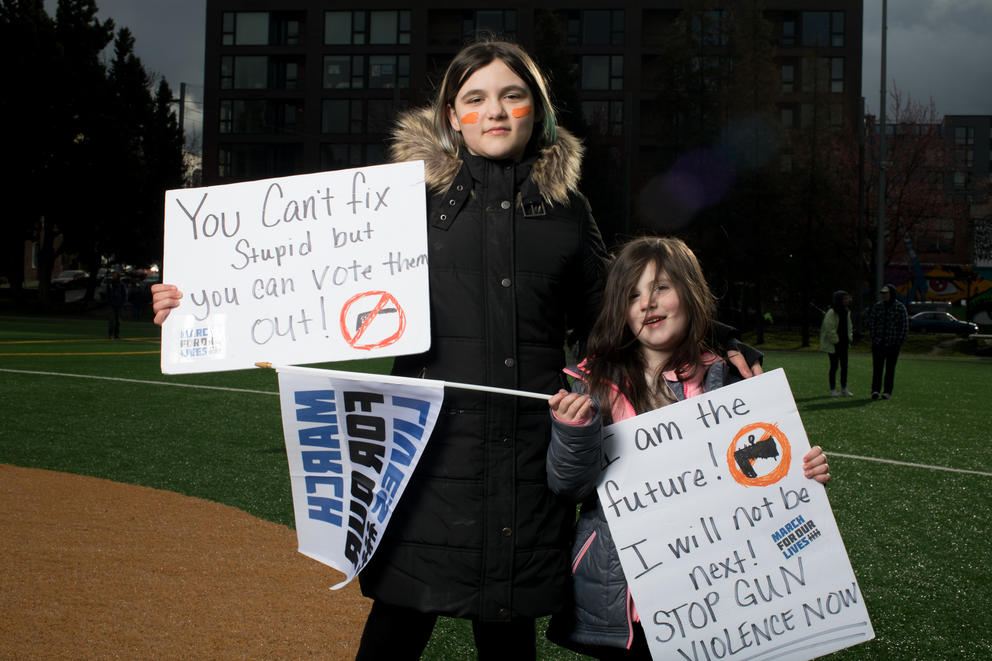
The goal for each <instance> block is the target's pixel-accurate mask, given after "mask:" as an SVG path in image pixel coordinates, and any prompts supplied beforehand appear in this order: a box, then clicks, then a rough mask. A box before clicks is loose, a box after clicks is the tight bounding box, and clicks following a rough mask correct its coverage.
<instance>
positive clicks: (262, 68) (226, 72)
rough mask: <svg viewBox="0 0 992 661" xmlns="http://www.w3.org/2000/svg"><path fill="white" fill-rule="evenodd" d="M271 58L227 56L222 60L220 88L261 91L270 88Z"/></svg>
mask: <svg viewBox="0 0 992 661" xmlns="http://www.w3.org/2000/svg"><path fill="white" fill-rule="evenodd" d="M268 79H269V58H267V57H266V56H264V55H225V56H223V57H221V58H220V88H221V89H225V90H228V89H239V90H261V89H265V88H266V87H268V82H269V80H268Z"/></svg>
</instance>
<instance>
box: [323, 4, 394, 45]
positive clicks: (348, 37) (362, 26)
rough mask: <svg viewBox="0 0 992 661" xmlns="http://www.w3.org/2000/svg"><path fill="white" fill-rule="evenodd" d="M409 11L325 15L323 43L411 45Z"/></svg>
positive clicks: (348, 12)
mask: <svg viewBox="0 0 992 661" xmlns="http://www.w3.org/2000/svg"><path fill="white" fill-rule="evenodd" d="M409 43H410V11H409V10H406V9H404V10H398V11H365V10H358V11H329V12H324V44H325V45H328V46H334V45H342V46H362V45H365V44H409Z"/></svg>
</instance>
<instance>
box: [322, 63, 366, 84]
mask: <svg viewBox="0 0 992 661" xmlns="http://www.w3.org/2000/svg"><path fill="white" fill-rule="evenodd" d="M364 86H365V56H364V55H325V56H324V89H361V88H362V87H364Z"/></svg>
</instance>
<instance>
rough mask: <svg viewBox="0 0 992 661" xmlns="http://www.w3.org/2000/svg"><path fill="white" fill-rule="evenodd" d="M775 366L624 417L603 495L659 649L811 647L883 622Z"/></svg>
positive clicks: (728, 653) (663, 653)
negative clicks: (812, 467)
mask: <svg viewBox="0 0 992 661" xmlns="http://www.w3.org/2000/svg"><path fill="white" fill-rule="evenodd" d="M809 448H810V445H809V440H808V439H807V437H806V432H805V430H804V429H803V425H802V421H801V420H800V418H799V413H798V411H797V410H796V404H795V401H794V400H793V398H792V392H791V390H790V389H789V385H788V382H787V381H786V378H785V373H784V372H783V371H782V370H781V369H778V370H774V371H772V372H769V373H767V374H764V375H762V376H758V377H755V378H752V379H747V380H745V381H743V382H741V383H737V384H734V385H732V386H727V387H725V388H721V389H719V390H715V391H713V392H709V393H705V394H702V395H700V396H698V397H694V398H692V399H689V400H686V401H683V402H679V403H677V404H672V405H670V406H666V407H663V408H660V409H657V410H655V411H652V412H650V413H645V414H643V415H639V416H637V417H634V418H630V419H628V420H624V421H622V422H619V423H616V424H614V425H611V426H609V427H607V428H606V429H605V430H604V451H605V453H606V458H607V461H609V462H610V463H609V465H608V466H607V468H606V470H605V471H604V473H603V475H602V479H601V481H600V484H599V498H600V502H601V503H602V506H603V510H604V512H605V513H606V518H607V522H608V524H609V527H610V532H611V533H612V535H613V539H614V542H615V543H616V548H617V551H618V553H619V554H620V561H621V564H622V565H623V570H624V575H625V577H626V579H627V582H628V584H629V585H630V589H631V592H632V594H633V598H634V603H635V605H636V607H637V611H638V614H639V615H640V619H641V624H642V625H643V627H644V632H645V635H646V637H647V640H648V645H649V648H650V650H651V655H652V657H653V658H655V659H690V660H692V661H699V660H705V661H712V660H713V659H750V660H755V661H769V660H771V659H777V660H781V659H793V660H797V659H811V658H814V657H817V656H821V655H824V654H828V653H830V652H833V651H836V650H838V649H842V648H844V647H848V646H851V645H855V644H858V643H862V642H865V641H867V640H870V639H872V638H874V636H875V633H874V630H873V629H872V626H871V622H870V621H869V619H868V612H867V610H866V608H865V603H864V598H863V597H862V594H861V591H860V589H859V588H858V583H857V580H856V579H855V576H854V572H853V570H852V569H851V564H850V562H849V560H848V558H847V552H846V550H845V549H844V543H843V541H842V540H841V537H840V532H839V531H838V529H837V523H836V521H835V520H834V516H833V512H832V511H831V509H830V504H829V503H828V502H827V496H826V491H825V489H824V488H823V486H822V485H820V484H819V483H817V482H815V481H813V480H810V479H808V478H806V477H804V476H803V470H802V458H803V456H804V455H805V454H806V453H807V452H808V451H809Z"/></svg>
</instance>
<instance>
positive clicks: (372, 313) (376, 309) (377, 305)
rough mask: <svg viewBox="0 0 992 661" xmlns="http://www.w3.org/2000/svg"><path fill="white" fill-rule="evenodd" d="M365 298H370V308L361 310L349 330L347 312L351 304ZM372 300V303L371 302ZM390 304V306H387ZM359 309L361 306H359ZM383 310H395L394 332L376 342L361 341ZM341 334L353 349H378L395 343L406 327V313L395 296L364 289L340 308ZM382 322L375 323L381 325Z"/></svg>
mask: <svg viewBox="0 0 992 661" xmlns="http://www.w3.org/2000/svg"><path fill="white" fill-rule="evenodd" d="M366 299H371V301H369V304H371V306H372V308H371V309H370V310H368V311H366V312H362V313H360V314H359V315H358V323H357V326H356V328H355V330H354V332H352V331H351V329H350V328H348V312H349V311H350V310H351V307H352V305H354V304H356V303H358V302H360V301H365V300H366ZM372 301H374V303H372ZM387 306H390V307H387ZM359 309H361V308H359ZM385 312H395V313H396V314H397V315H399V316H398V328H397V329H396V332H394V333H393V334H392V335H390V336H388V337H386V338H385V339H382V340H378V341H376V342H365V343H362V341H361V340H362V336H364V335H365V333H366V331H368V329H369V327H370V326H371V325H372V323H373V322H374V321H375V320H376V319H377V318H379V316H380V315H381V314H383V313H385ZM340 324H341V335H343V336H344V341H345V342H347V343H348V344H349V346H351V347H352V348H353V349H362V350H365V351H368V350H371V349H379V348H382V347H386V346H389V345H390V344H393V343H395V342H396V341H397V340H399V339H400V337H402V335H403V331H404V330H405V329H406V314H405V313H404V312H403V308H401V307H400V304H399V301H397V300H396V297H395V296H393V295H392V294H390V293H389V292H385V291H366V292H361V293H360V294H355V295H354V296H352V297H351V298H349V299H348V300H347V301H345V304H344V307H343V308H341V319H340ZM381 325H382V322H380V323H379V324H377V326H381Z"/></svg>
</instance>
